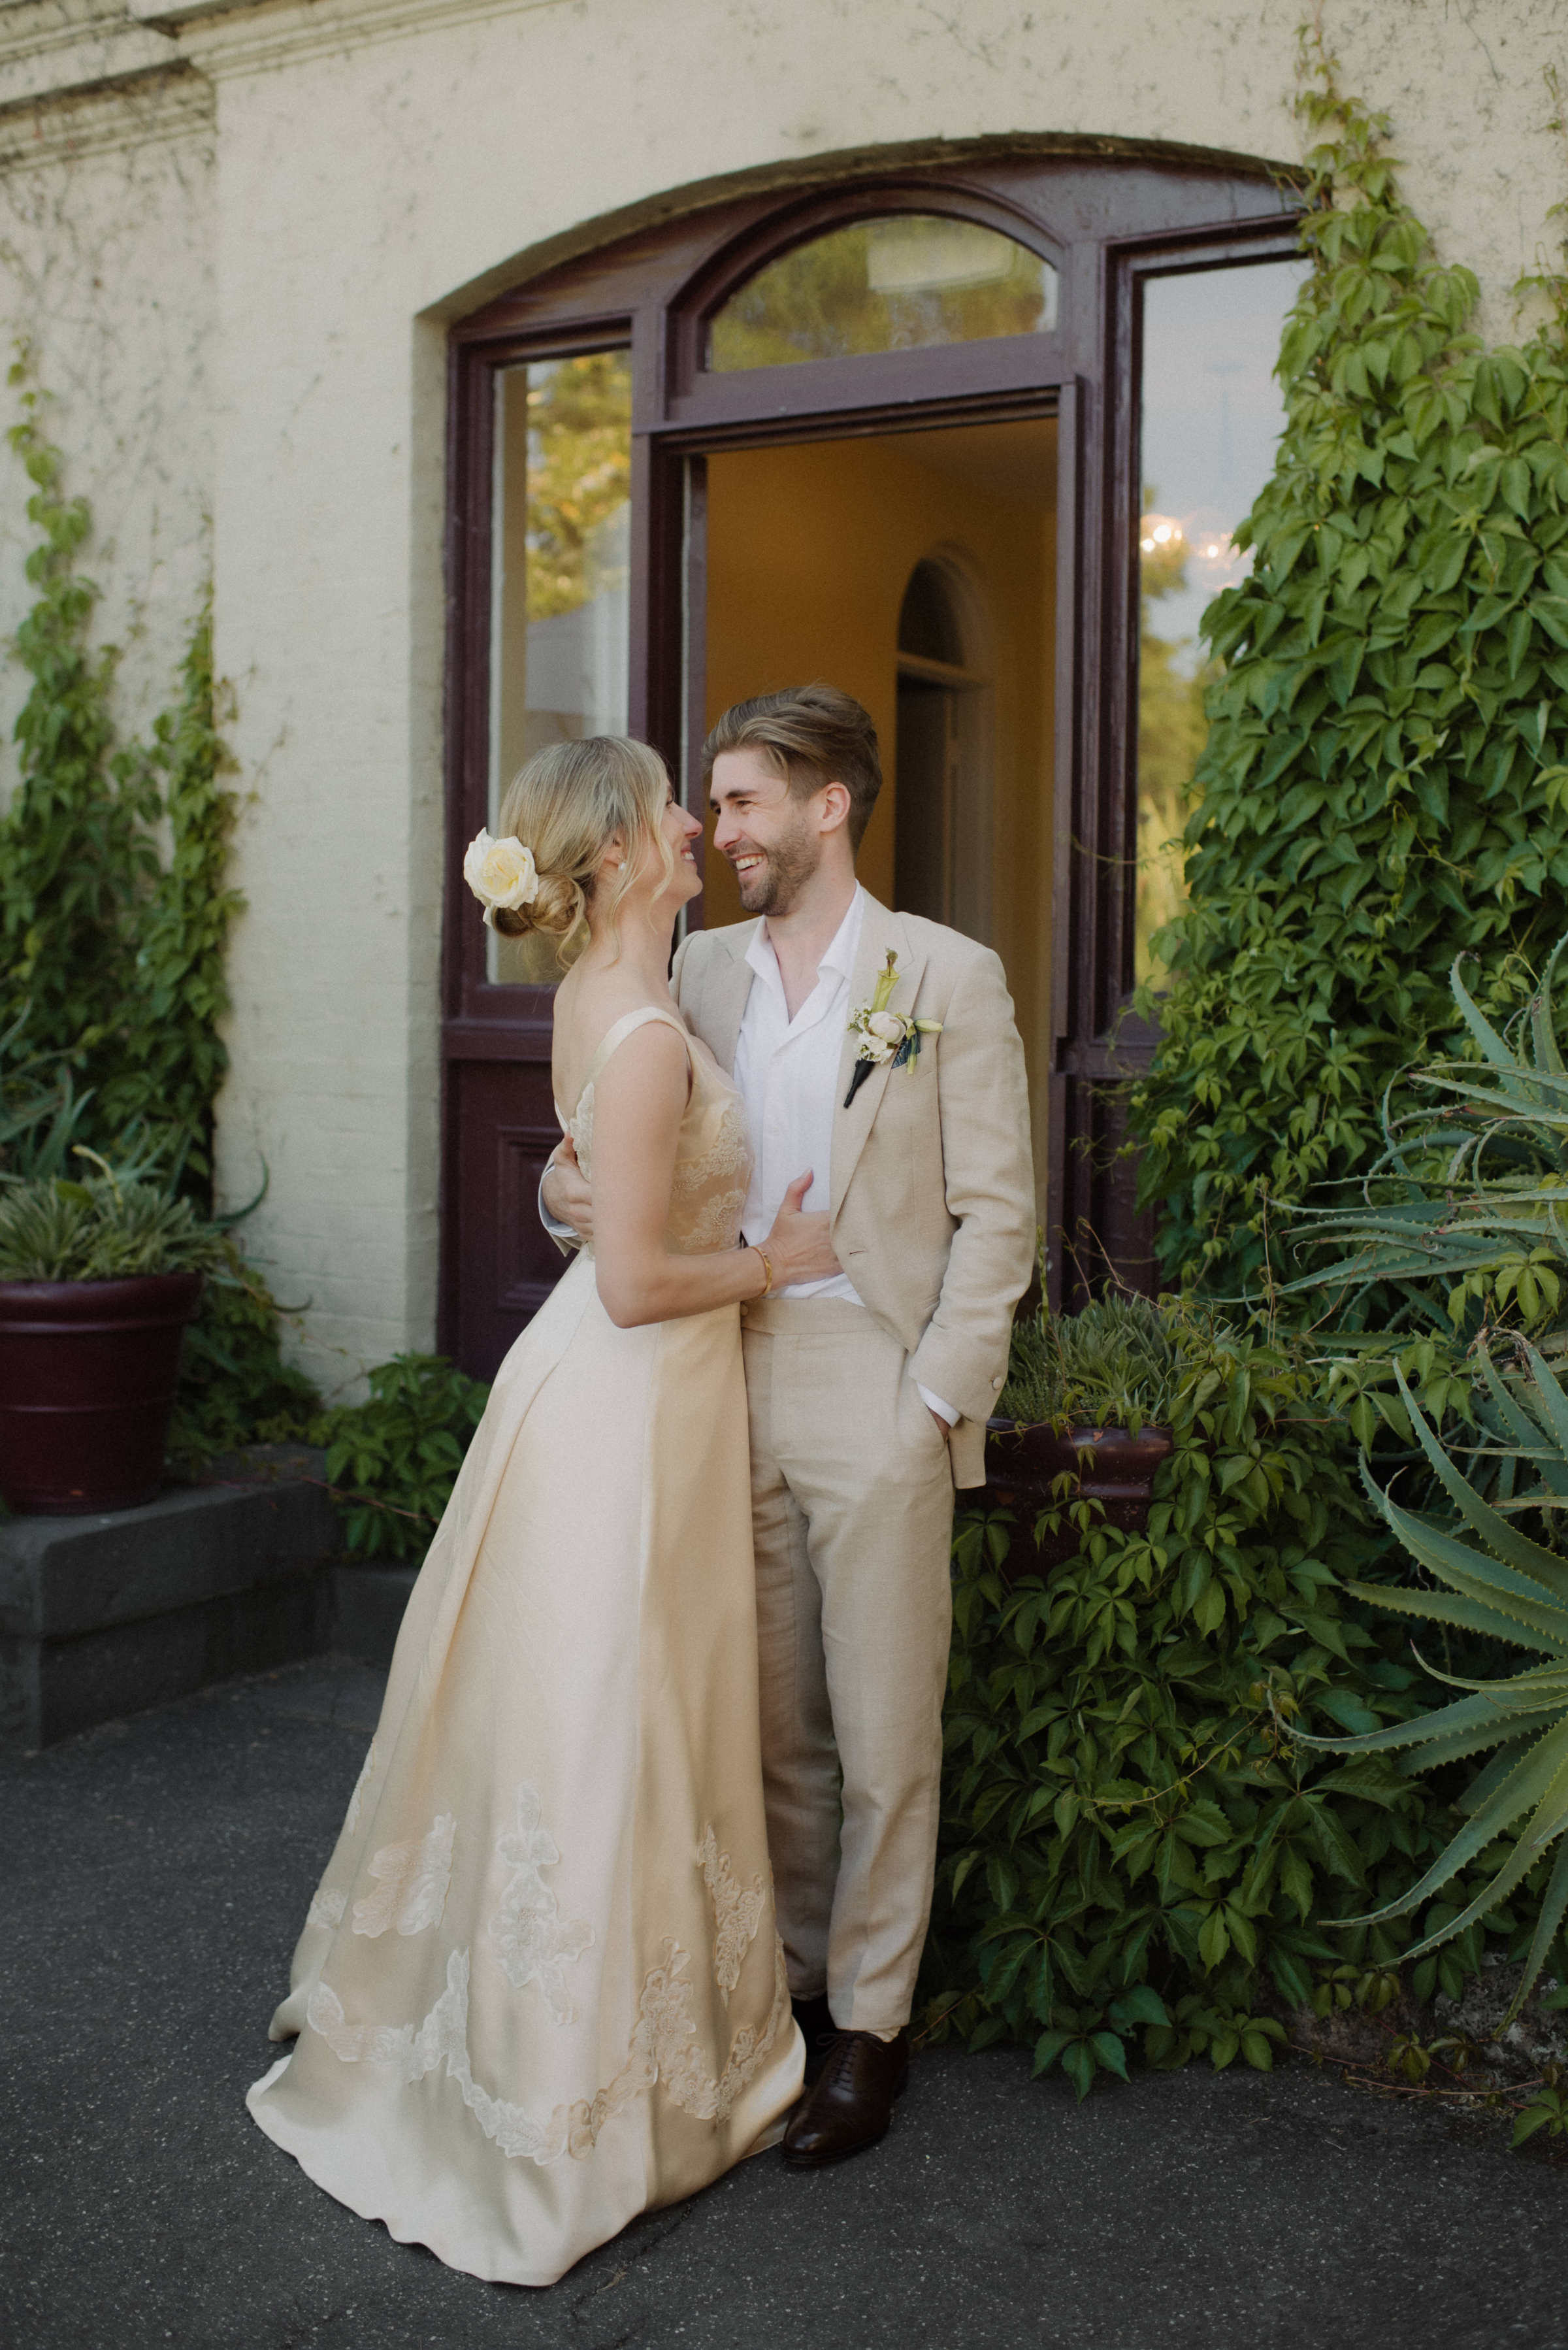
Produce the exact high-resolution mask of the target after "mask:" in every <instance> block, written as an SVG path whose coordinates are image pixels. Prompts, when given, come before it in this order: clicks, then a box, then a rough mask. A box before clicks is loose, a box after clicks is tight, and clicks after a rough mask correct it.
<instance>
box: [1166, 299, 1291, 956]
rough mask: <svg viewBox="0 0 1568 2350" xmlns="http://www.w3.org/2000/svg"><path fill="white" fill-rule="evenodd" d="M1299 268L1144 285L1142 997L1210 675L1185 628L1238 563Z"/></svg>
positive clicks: (1266, 448) (1270, 457)
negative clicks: (1238, 538)
mask: <svg viewBox="0 0 1568 2350" xmlns="http://www.w3.org/2000/svg"><path fill="white" fill-rule="evenodd" d="M1307 270H1308V265H1307V264H1306V263H1305V262H1304V261H1298V260H1294V259H1293V260H1289V261H1271V262H1253V263H1251V264H1249V265H1245V266H1241V267H1235V268H1230V269H1202V270H1192V271H1189V272H1184V273H1182V274H1181V275H1179V276H1170V277H1153V278H1148V279H1147V280H1146V281H1145V284H1144V289H1143V385H1142V403H1143V405H1142V435H1143V439H1142V462H1143V481H1144V492H1143V515H1142V520H1141V523H1140V525H1139V530H1138V617H1139V637H1138V738H1137V918H1136V928H1135V948H1134V971H1135V976H1136V978H1137V980H1138V981H1139V982H1140V983H1142V982H1144V981H1147V982H1148V983H1150V984H1151V985H1153V986H1155V987H1159V986H1162V985H1163V984H1164V983H1165V981H1166V977H1167V973H1166V971H1165V967H1164V965H1163V963H1162V962H1160V960H1159V958H1158V956H1157V955H1156V953H1155V951H1154V947H1153V943H1152V942H1153V940H1154V937H1155V934H1156V933H1157V932H1158V931H1159V930H1160V929H1161V928H1162V927H1163V926H1164V925H1165V924H1166V923H1167V922H1168V921H1170V920H1172V918H1173V917H1174V916H1175V915H1176V914H1178V913H1179V911H1180V910H1181V908H1182V906H1183V905H1184V904H1185V902H1186V894H1187V893H1186V888H1185V885H1184V882H1183V879H1182V871H1181V861H1182V860H1181V840H1180V836H1181V829H1182V827H1183V825H1184V824H1185V823H1186V820H1187V816H1188V813H1189V810H1188V792H1189V785H1190V784H1191V781H1192V774H1193V770H1194V768H1195V767H1196V766H1197V764H1198V759H1199V754H1200V752H1201V751H1202V748H1203V744H1204V742H1205V739H1206V738H1207V735H1208V731H1209V729H1208V724H1207V722H1206V720H1205V718H1204V715H1203V693H1204V689H1205V687H1206V686H1207V685H1208V684H1209V683H1210V681H1211V680H1212V678H1213V677H1214V675H1215V674H1216V668H1215V664H1213V663H1212V662H1210V661H1208V660H1206V659H1205V657H1204V652H1203V647H1202V645H1201V643H1200V641H1199V636H1198V628H1199V621H1200V620H1201V619H1202V616H1203V611H1204V608H1205V607H1206V606H1207V605H1208V604H1209V603H1210V602H1211V601H1212V599H1213V598H1215V597H1216V596H1217V595H1218V594H1219V593H1220V589H1221V588H1222V587H1231V586H1232V585H1233V584H1234V583H1235V582H1236V581H1237V580H1239V579H1240V578H1241V577H1242V576H1243V574H1244V573H1245V571H1246V569H1247V567H1248V565H1249V564H1250V563H1251V556H1250V555H1244V554H1241V553H1240V552H1239V551H1238V550H1237V548H1236V547H1235V546H1234V545H1233V544H1232V537H1231V534H1232V533H1233V532H1234V530H1235V529H1236V527H1237V525H1238V524H1239V523H1241V521H1242V520H1243V519H1244V517H1245V516H1246V515H1247V514H1248V513H1249V512H1250V511H1251V505H1252V502H1253V500H1254V499H1255V498H1256V497H1257V495H1258V493H1259V491H1260V490H1261V489H1262V486H1263V484H1264V483H1265V482H1266V481H1267V480H1268V477H1269V475H1270V473H1272V470H1273V463H1274V452H1275V449H1276V447H1277V445H1278V442H1279V438H1280V434H1281V432H1282V431H1283V429H1284V422H1285V409H1284V400H1283V396H1282V392H1281V390H1280V386H1279V384H1278V382H1277V381H1276V380H1275V377H1274V372H1273V369H1274V363H1275V361H1276V359H1278V358H1279V353H1280V340H1281V337H1282V334H1283V331H1284V323H1285V315H1286V313H1287V311H1288V310H1289V309H1290V307H1291V305H1292V303H1293V301H1294V300H1295V297H1296V294H1297V292H1298V290H1299V288H1300V286H1302V284H1303V281H1304V279H1305V277H1306V276H1307Z"/></svg>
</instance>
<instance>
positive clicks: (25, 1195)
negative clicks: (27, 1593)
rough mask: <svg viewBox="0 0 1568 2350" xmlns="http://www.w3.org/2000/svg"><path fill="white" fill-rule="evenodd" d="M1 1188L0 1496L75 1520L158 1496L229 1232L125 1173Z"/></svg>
mask: <svg viewBox="0 0 1568 2350" xmlns="http://www.w3.org/2000/svg"><path fill="white" fill-rule="evenodd" d="M74 1155H75V1156H76V1157H78V1158H79V1159H86V1160H88V1161H89V1162H91V1163H92V1164H93V1165H94V1166H96V1167H97V1169H98V1170H99V1172H98V1173H97V1174H96V1175H89V1176H88V1177H86V1179H85V1180H72V1179H68V1178H67V1177H64V1176H60V1175H48V1174H42V1175H41V1174H36V1173H35V1174H31V1175H24V1176H20V1177H18V1176H16V1175H15V1174H11V1173H9V1172H7V1173H6V1175H5V1179H4V1180H0V1493H4V1495H5V1500H6V1502H7V1503H9V1504H10V1506H11V1508H12V1509H14V1510H21V1511H31V1512H37V1513H47V1514H49V1515H54V1516H74V1515H78V1514H79V1513H85V1512H88V1511H91V1510H123V1509H130V1508H132V1507H134V1506H135V1505H136V1504H137V1503H140V1502H148V1501H151V1499H152V1496H153V1495H154V1494H155V1493H156V1492H157V1491H158V1487H159V1483H160V1482H161V1476H162V1471H163V1450H164V1444H165V1441H166V1439H167V1437H168V1432H169V1414H170V1409H171V1405H172V1402H173V1399H174V1382H175V1378H176V1376H177V1373H178V1370H179V1365H180V1344H181V1339H182V1336H183V1333H184V1328H185V1325H186V1323H187V1322H189V1321H190V1319H191V1317H192V1315H193V1314H194V1312H195V1310H196V1301H197V1298H198V1296H199V1295H200V1294H201V1288H202V1276H203V1274H206V1273H209V1272H217V1271H219V1270H220V1269H221V1268H222V1266H223V1232H222V1229H221V1228H220V1227H218V1226H215V1225H213V1224H211V1223H207V1222H203V1221H202V1218H201V1217H199V1216H198V1214H197V1212H196V1211H195V1209H194V1207H193V1206H192V1203H191V1201H189V1200H182V1199H177V1198H174V1197H172V1196H171V1194H170V1193H169V1191H167V1190H165V1189H164V1188H162V1187H161V1186H160V1185H158V1184H155V1183H152V1182H149V1181H146V1180H139V1178H140V1175H143V1174H145V1172H146V1170H135V1171H132V1172H130V1173H125V1172H120V1173H117V1172H116V1171H115V1170H113V1169H112V1168H110V1167H109V1165H108V1164H107V1162H106V1161H105V1160H103V1159H100V1158H99V1156H98V1154H97V1152H96V1151H90V1150H87V1149H84V1148H83V1147H82V1146H81V1145H80V1144H78V1145H77V1146H76V1149H75V1152H74Z"/></svg>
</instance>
